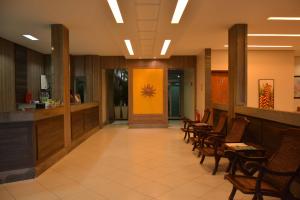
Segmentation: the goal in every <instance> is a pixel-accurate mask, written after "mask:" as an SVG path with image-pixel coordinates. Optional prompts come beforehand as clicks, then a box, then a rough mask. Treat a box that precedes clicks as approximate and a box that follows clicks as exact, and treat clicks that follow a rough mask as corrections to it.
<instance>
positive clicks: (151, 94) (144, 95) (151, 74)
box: [132, 68, 164, 115]
mask: <svg viewBox="0 0 300 200" xmlns="http://www.w3.org/2000/svg"><path fill="white" fill-rule="evenodd" d="M163 94H164V70H163V69H162V68H150V69H149V68H135V69H133V70H132V103H133V114H138V115H152V114H155V115H157V114H163V111H164V110H163V108H164V103H163V102H164V95H163Z"/></svg>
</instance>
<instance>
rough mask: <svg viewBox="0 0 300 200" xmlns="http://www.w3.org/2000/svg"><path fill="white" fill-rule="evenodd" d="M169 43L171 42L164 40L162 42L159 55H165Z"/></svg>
mask: <svg viewBox="0 0 300 200" xmlns="http://www.w3.org/2000/svg"><path fill="white" fill-rule="evenodd" d="M170 43H171V40H165V41H164V44H163V46H162V48H161V52H160V55H166V53H167V50H168V48H169V45H170Z"/></svg>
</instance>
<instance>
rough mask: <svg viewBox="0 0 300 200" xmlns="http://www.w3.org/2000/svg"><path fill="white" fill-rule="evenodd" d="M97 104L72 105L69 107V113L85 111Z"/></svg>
mask: <svg viewBox="0 0 300 200" xmlns="http://www.w3.org/2000/svg"><path fill="white" fill-rule="evenodd" d="M98 105H99V104H98V103H83V104H74V105H71V112H77V111H80V110H85V109H89V108H93V107H97V106H98Z"/></svg>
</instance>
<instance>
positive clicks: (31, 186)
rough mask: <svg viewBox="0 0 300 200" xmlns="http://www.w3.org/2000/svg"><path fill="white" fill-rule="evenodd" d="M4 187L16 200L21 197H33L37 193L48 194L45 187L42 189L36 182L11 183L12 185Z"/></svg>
mask: <svg viewBox="0 0 300 200" xmlns="http://www.w3.org/2000/svg"><path fill="white" fill-rule="evenodd" d="M4 187H5V188H6V189H7V191H8V192H9V193H10V194H12V196H14V198H16V199H18V198H20V197H24V196H28V195H32V194H35V193H43V192H47V190H46V189H45V188H44V187H42V186H41V185H40V184H39V183H37V182H36V181H35V180H26V181H20V182H15V183H10V184H6V185H5V186H4Z"/></svg>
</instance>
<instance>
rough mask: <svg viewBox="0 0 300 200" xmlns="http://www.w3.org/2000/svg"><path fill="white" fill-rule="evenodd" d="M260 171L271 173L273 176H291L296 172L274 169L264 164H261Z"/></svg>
mask: <svg viewBox="0 0 300 200" xmlns="http://www.w3.org/2000/svg"><path fill="white" fill-rule="evenodd" d="M261 171H262V172H263V173H267V174H272V175H275V176H293V175H295V174H296V173H297V171H285V172H279V171H274V170H271V169H269V168H267V167H266V166H262V168H261Z"/></svg>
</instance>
